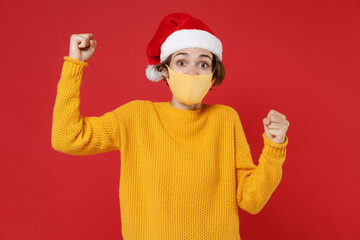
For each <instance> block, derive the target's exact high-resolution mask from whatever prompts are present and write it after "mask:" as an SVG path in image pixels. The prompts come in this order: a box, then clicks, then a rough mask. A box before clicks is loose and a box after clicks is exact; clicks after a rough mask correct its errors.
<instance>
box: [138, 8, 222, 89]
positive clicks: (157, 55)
mask: <svg viewBox="0 0 360 240" xmlns="http://www.w3.org/2000/svg"><path fill="white" fill-rule="evenodd" d="M184 48H203V49H206V50H208V51H210V52H212V53H213V54H215V55H217V56H218V58H219V59H220V61H221V60H222V50H223V49H222V44H221V41H220V40H219V39H218V38H217V37H216V36H215V34H214V33H213V31H211V29H210V28H209V27H208V26H207V25H206V24H205V23H204V22H202V21H201V20H199V19H197V18H194V17H193V16H191V15H189V14H186V13H171V14H169V15H167V16H165V17H164V18H163V20H162V21H161V23H160V25H159V27H158V29H157V30H156V33H155V35H154V37H153V38H152V39H151V41H150V42H149V43H148V45H146V56H147V58H148V60H149V63H150V64H149V65H148V66H147V68H146V71H145V72H146V77H147V78H148V79H149V80H151V81H154V82H158V81H160V80H161V79H163V76H162V74H161V72H159V71H157V70H156V69H155V68H154V66H155V65H156V64H158V63H160V62H162V61H164V60H165V59H166V58H167V57H169V56H170V55H171V54H173V53H174V52H176V51H178V50H181V49H184Z"/></svg>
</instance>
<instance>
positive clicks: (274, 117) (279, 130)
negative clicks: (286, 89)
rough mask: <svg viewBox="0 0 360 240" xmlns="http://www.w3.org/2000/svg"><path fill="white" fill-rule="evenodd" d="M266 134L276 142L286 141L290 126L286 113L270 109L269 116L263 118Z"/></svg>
mask: <svg viewBox="0 0 360 240" xmlns="http://www.w3.org/2000/svg"><path fill="white" fill-rule="evenodd" d="M263 123H264V129H265V135H266V136H267V137H268V138H269V139H270V140H271V141H273V142H275V143H280V144H281V143H284V142H285V135H286V132H287V130H288V127H289V126H290V122H289V121H288V120H286V117H285V115H284V114H281V113H279V112H278V111H275V110H270V111H269V113H268V115H267V117H266V118H264V119H263Z"/></svg>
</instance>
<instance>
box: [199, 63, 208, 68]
mask: <svg viewBox="0 0 360 240" xmlns="http://www.w3.org/2000/svg"><path fill="white" fill-rule="evenodd" d="M208 66H209V65H208V64H207V63H201V67H208Z"/></svg>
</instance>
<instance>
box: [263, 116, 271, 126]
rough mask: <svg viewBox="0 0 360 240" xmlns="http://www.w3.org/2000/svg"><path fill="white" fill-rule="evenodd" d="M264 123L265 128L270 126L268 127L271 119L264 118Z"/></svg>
mask: <svg viewBox="0 0 360 240" xmlns="http://www.w3.org/2000/svg"><path fill="white" fill-rule="evenodd" d="M263 123H264V125H265V126H268V125H269V124H270V120H269V118H267V117H266V118H264V119H263Z"/></svg>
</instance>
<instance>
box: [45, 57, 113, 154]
mask: <svg viewBox="0 0 360 240" xmlns="http://www.w3.org/2000/svg"><path fill="white" fill-rule="evenodd" d="M64 60H65V61H64V63H63V68H62V72H61V77H60V80H59V82H58V85H57V95H56V100H55V106H54V109H53V123H52V130H51V144H52V147H53V148H54V149H55V150H56V151H59V152H62V153H66V154H71V155H91V154H97V153H104V152H110V151H114V150H119V148H120V147H119V144H120V136H119V131H118V123H117V121H116V115H115V113H114V111H110V112H107V113H105V114H103V115H102V116H100V117H96V116H92V117H90V116H88V117H83V116H81V114H80V110H79V105H80V86H81V81H82V75H83V71H84V68H85V67H87V66H88V63H87V62H83V61H79V60H77V59H75V58H71V57H68V56H65V57H64Z"/></svg>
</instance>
